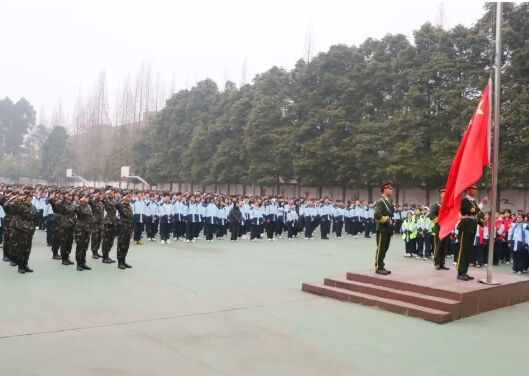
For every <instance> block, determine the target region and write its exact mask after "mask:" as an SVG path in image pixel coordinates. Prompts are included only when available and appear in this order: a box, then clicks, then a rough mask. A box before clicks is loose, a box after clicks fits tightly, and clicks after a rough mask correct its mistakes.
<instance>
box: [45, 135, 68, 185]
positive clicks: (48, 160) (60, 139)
mask: <svg viewBox="0 0 529 376" xmlns="http://www.w3.org/2000/svg"><path fill="white" fill-rule="evenodd" d="M72 164H73V151H72V149H71V147H70V144H69V137H68V132H67V131H66V128H64V127H55V128H53V129H52V130H51V132H50V134H49V135H48V138H47V139H46V141H45V142H44V144H43V146H42V159H41V166H40V171H41V176H42V177H43V178H44V179H46V180H47V181H48V182H49V183H58V182H59V181H62V180H64V178H65V176H66V169H68V168H71V167H72Z"/></svg>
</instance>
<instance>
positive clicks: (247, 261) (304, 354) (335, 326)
mask: <svg viewBox="0 0 529 376" xmlns="http://www.w3.org/2000/svg"><path fill="white" fill-rule="evenodd" d="M44 238H45V234H44V233H43V232H40V231H37V233H36V237H35V239H34V247H33V252H32V255H31V259H30V263H29V265H30V266H31V267H32V268H33V269H34V270H35V272H34V273H33V274H26V275H19V274H18V273H17V272H16V270H15V268H12V267H10V266H8V264H7V263H2V265H0V286H1V287H0V304H1V305H0V375H1V376H15V375H23V376H27V375H53V376H73V375H101V376H107V375H138V376H140V375H141V376H145V375H171V376H174V375H184V376H194V375H205V376H209V375H233V376H248V375H273V376H282V375H303V376H309V375H318V376H319V375H333V376H338V375H380V374H387V375H418V376H428V375H462V374H467V375H498V374H521V373H522V372H525V371H526V369H527V361H526V359H525V356H526V353H527V345H526V344H527V341H528V338H529V304H528V303H525V304H520V305H517V306H513V307H508V308H504V309H501V310H497V311H493V312H489V313H486V314H482V315H479V316H474V317H470V318H467V319H463V320H459V321H455V322H452V323H448V324H445V325H438V324H434V323H430V322H427V321H422V320H420V319H415V318H411V317H406V316H400V315H397V314H394V313H389V312H385V311H381V310H378V309H376V308H371V307H365V306H360V305H355V304H351V303H344V302H340V301H335V300H332V299H329V298H323V297H318V296H314V295H310V294H307V293H304V292H302V291H301V283H302V282H307V281H319V280H323V278H324V277H328V276H336V275H340V276H341V275H344V274H345V272H346V271H352V270H363V269H369V268H371V267H372V265H373V259H374V249H375V248H374V239H358V240H355V239H352V238H350V237H348V238H346V239H342V240H337V239H335V238H331V240H329V241H323V240H319V239H318V238H316V239H315V240H313V241H306V240H302V239H299V240H295V241H287V240H286V239H282V240H279V241H277V242H273V243H272V242H267V241H261V242H259V243H251V242H249V241H241V242H238V243H235V244H234V243H231V242H229V241H227V240H224V241H217V242H215V243H213V244H206V243H205V241H204V240H201V241H199V242H198V243H196V244H186V243H182V242H178V243H175V242H173V244H171V245H160V244H159V242H158V243H149V242H146V243H145V245H143V246H134V245H131V249H130V252H129V256H128V258H127V261H128V262H129V263H130V264H132V265H133V269H130V270H125V271H122V270H119V269H117V267H116V264H112V265H105V264H102V263H101V262H100V261H99V262H97V261H96V260H92V259H89V262H88V264H89V265H90V266H92V267H93V270H92V271H84V272H77V271H76V270H75V266H69V267H66V266H63V265H61V264H60V261H56V260H52V259H51V251H50V249H49V248H48V247H46V246H45V243H44ZM74 247H75V246H74ZM114 247H115V246H114ZM402 254H403V244H402V240H401V239H400V238H397V237H396V238H393V239H392V245H391V248H390V251H389V253H388V257H387V265H388V267H389V268H391V267H392V266H401V265H406V264H410V263H423V264H424V267H431V264H430V263H429V262H425V261H419V260H415V259H412V260H410V259H406V258H404V257H402ZM112 257H113V258H115V248H114V250H113V251H112ZM450 261H452V260H450ZM448 264H451V262H449V263H448ZM450 266H452V265H450ZM495 272H496V273H497V275H496V279H498V280H500V281H501V274H502V273H508V272H509V266H507V265H504V266H500V267H497V268H496V269H495ZM448 273H454V278H455V271H454V270H453V268H452V270H451V271H449V272H448ZM520 278H526V276H525V275H524V276H520Z"/></svg>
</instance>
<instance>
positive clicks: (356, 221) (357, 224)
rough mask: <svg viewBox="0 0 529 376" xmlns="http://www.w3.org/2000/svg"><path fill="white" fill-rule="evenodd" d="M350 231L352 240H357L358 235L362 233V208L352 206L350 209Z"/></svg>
mask: <svg viewBox="0 0 529 376" xmlns="http://www.w3.org/2000/svg"><path fill="white" fill-rule="evenodd" d="M351 212H352V213H351V222H352V223H351V227H352V228H351V230H352V233H353V238H354V239H358V233H360V232H362V223H363V221H364V208H363V207H362V206H360V205H354V206H353V208H352V209H351Z"/></svg>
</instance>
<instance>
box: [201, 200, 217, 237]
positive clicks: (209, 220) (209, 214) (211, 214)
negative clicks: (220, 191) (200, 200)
mask: <svg viewBox="0 0 529 376" xmlns="http://www.w3.org/2000/svg"><path fill="white" fill-rule="evenodd" d="M205 201H206V202H207V206H206V211H205V214H204V222H205V224H206V243H213V234H214V233H215V230H216V228H215V227H216V225H217V223H218V208H217V205H216V204H215V198H213V196H208V197H206V198H205Z"/></svg>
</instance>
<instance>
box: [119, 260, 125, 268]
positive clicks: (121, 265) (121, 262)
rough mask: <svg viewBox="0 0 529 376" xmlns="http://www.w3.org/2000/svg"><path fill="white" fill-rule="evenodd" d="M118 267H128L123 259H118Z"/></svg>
mask: <svg viewBox="0 0 529 376" xmlns="http://www.w3.org/2000/svg"><path fill="white" fill-rule="evenodd" d="M118 268H119V269H126V268H127V267H126V266H125V264H124V263H123V260H118Z"/></svg>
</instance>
